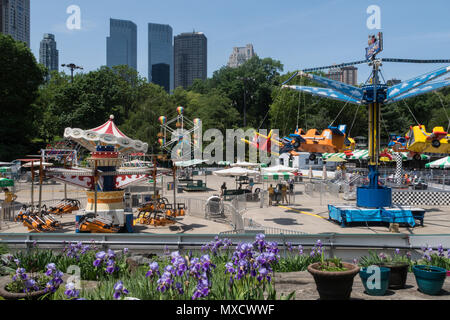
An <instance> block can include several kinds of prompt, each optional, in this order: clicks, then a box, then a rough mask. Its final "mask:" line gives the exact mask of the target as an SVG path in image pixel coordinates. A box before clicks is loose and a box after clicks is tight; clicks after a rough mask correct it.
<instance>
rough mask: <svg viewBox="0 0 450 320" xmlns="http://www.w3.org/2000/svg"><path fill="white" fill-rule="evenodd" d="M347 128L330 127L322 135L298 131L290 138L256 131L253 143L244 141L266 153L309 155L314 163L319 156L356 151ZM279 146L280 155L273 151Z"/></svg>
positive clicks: (311, 130) (313, 130) (312, 130)
mask: <svg viewBox="0 0 450 320" xmlns="http://www.w3.org/2000/svg"><path fill="white" fill-rule="evenodd" d="M346 129H347V126H346V125H339V126H337V127H332V126H330V127H328V128H327V129H325V130H323V131H322V132H321V133H319V132H318V131H317V129H310V130H308V131H307V132H305V131H304V130H303V129H301V128H300V129H297V130H296V131H295V133H293V134H290V135H289V137H284V138H281V139H279V138H277V137H276V136H275V135H274V133H273V130H271V131H270V132H269V135H268V136H265V135H262V134H260V133H259V132H256V131H255V136H254V139H253V141H249V140H246V139H242V141H243V142H245V143H247V144H248V145H250V146H253V147H255V148H256V149H258V150H262V151H266V152H268V153H272V154H274V155H279V154H283V153H289V154H290V155H292V156H298V155H299V152H307V153H309V154H310V155H309V159H310V160H311V161H314V160H315V159H316V157H317V155H318V154H322V153H335V152H345V151H352V150H354V149H355V140H353V139H352V138H350V137H348V136H347V133H346ZM274 144H275V145H277V146H278V149H279V150H280V152H279V153H277V152H275V151H272V148H271V147H272V145H274Z"/></svg>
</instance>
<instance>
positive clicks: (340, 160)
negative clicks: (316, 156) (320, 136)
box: [325, 155, 347, 162]
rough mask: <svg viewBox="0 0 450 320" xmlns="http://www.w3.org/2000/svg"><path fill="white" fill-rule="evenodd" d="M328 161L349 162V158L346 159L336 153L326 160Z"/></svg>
mask: <svg viewBox="0 0 450 320" xmlns="http://www.w3.org/2000/svg"><path fill="white" fill-rule="evenodd" d="M325 161H326V162H347V160H345V159H344V158H342V157H339V156H337V155H334V156H332V157H330V158H328V159H326V160H325Z"/></svg>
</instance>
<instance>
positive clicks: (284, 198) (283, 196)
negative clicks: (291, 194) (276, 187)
mask: <svg viewBox="0 0 450 320" xmlns="http://www.w3.org/2000/svg"><path fill="white" fill-rule="evenodd" d="M281 203H286V204H287V203H288V200H287V186H286V184H285V183H283V185H282V186H281Z"/></svg>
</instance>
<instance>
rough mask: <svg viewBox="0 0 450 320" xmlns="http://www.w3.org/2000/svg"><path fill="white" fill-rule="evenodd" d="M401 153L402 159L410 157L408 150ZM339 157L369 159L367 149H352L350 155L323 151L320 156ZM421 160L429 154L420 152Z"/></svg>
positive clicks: (325, 157) (326, 157) (426, 158)
mask: <svg viewBox="0 0 450 320" xmlns="http://www.w3.org/2000/svg"><path fill="white" fill-rule="evenodd" d="M394 152H395V151H393V150H389V153H391V154H394ZM400 153H401V155H402V160H403V161H406V160H411V159H412V157H411V156H410V155H409V153H408V152H400ZM332 157H333V158H336V157H337V158H341V159H345V160H368V159H369V150H365V149H357V150H355V151H353V152H352V153H351V155H350V156H347V154H345V152H338V153H323V154H322V158H323V159H324V160H327V161H328V159H330V158H332ZM420 158H421V160H429V159H430V156H429V155H426V154H421V155H420ZM380 161H390V160H389V159H380Z"/></svg>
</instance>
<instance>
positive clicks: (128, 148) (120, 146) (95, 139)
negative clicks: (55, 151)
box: [64, 115, 148, 153]
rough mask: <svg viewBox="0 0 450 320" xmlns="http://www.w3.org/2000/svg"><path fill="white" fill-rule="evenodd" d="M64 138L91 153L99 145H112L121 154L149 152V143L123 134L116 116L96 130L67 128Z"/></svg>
mask: <svg viewBox="0 0 450 320" xmlns="http://www.w3.org/2000/svg"><path fill="white" fill-rule="evenodd" d="M64 138H66V139H71V140H73V141H75V142H77V143H79V144H80V145H82V146H83V147H85V148H86V149H88V150H89V151H91V152H95V151H96V147H97V145H102V146H107V145H112V146H114V147H116V149H117V151H118V152H120V153H133V152H144V153H145V152H147V150H148V144H147V143H144V142H142V141H140V140H132V139H130V138H128V137H127V136H126V135H125V134H123V133H122V132H121V131H120V130H119V128H117V126H116V125H115V123H114V116H112V115H111V116H110V117H109V120H108V121H107V122H106V123H104V124H103V125H101V126H99V127H97V128H94V129H90V130H82V129H79V128H74V129H72V128H66V129H65V131H64Z"/></svg>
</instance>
